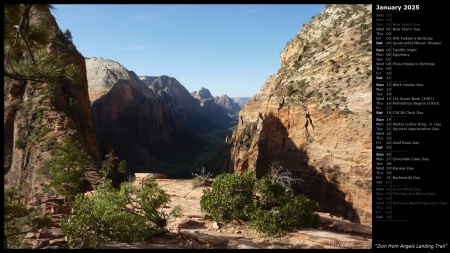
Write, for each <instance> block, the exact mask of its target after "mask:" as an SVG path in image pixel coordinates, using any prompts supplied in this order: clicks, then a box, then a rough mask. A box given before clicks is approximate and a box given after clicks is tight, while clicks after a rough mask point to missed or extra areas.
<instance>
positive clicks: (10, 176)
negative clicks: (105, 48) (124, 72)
mask: <svg viewBox="0 0 450 253" xmlns="http://www.w3.org/2000/svg"><path fill="white" fill-rule="evenodd" d="M36 7H39V8H36ZM30 13H31V14H30V16H31V18H30V25H37V26H40V27H43V28H44V29H45V30H46V32H48V36H49V37H48V41H49V43H48V44H47V45H46V46H45V48H46V54H47V55H48V56H52V57H54V58H55V59H58V60H59V61H61V62H62V64H60V66H62V65H65V66H68V65H71V64H73V65H74V66H75V67H76V68H77V69H78V71H77V72H78V73H79V74H80V75H81V78H79V79H78V80H77V81H73V80H75V79H73V80H69V79H59V78H55V79H53V80H52V81H51V82H42V81H33V77H32V78H29V80H14V79H11V78H8V77H6V76H5V78H4V106H5V110H4V121H3V123H4V180H5V181H4V183H5V187H9V186H15V187H16V188H17V189H19V190H20V191H21V193H23V194H24V195H25V197H26V199H27V200H30V199H31V198H33V197H35V196H36V195H37V194H42V186H43V185H44V184H45V181H46V179H45V178H44V177H43V176H41V175H40V174H39V173H38V169H39V168H40V167H41V164H42V162H43V161H44V160H45V159H46V158H48V157H50V149H51V147H52V145H53V144H54V143H57V142H61V140H62V139H63V138H65V137H68V136H70V137H72V138H73V139H75V140H77V141H78V142H79V143H80V144H81V147H82V148H83V149H84V150H85V151H86V153H87V154H89V155H90V156H92V157H93V158H99V153H98V147H97V142H96V138H95V133H94V128H93V126H92V120H91V113H90V103H89V95H88V84H87V79H86V65H85V61H84V57H83V56H82V55H81V54H80V53H79V52H78V51H77V50H76V48H75V46H74V45H73V44H72V42H71V41H69V40H68V39H67V38H66V37H64V35H63V33H62V32H61V30H60V29H59V27H58V25H57V23H56V21H55V18H54V17H53V16H52V15H51V14H50V10H49V9H48V8H47V7H45V8H42V6H35V7H32V8H31V12H30ZM5 44H6V39H5ZM31 50H32V51H34V52H36V51H37V48H36V47H31ZM24 52H25V49H24ZM26 55H27V54H26V53H23V61H24V62H25V61H28V60H27V58H26V57H25V56H26ZM39 57H40V56H39V55H37V56H36V58H37V60H36V61H37V62H38V64H37V67H36V68H35V70H34V71H33V72H37V73H39V71H40V72H41V73H45V71H47V70H46V69H45V67H49V65H50V64H48V63H41V62H39V59H40V58H39ZM7 61H8V60H7V59H6V56H5V69H6V62H7ZM39 64H41V65H39Z"/></svg>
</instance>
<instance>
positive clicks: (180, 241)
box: [26, 179, 372, 249]
mask: <svg viewBox="0 0 450 253" xmlns="http://www.w3.org/2000/svg"><path fill="white" fill-rule="evenodd" d="M156 181H157V182H158V184H159V185H160V186H161V188H162V189H163V190H165V191H166V192H167V193H168V194H169V195H170V196H171V202H170V205H168V206H165V207H164V211H165V212H169V211H170V210H171V208H172V207H174V206H175V205H178V204H179V205H181V207H182V210H183V215H182V217H180V218H176V219H169V221H168V226H167V228H168V230H169V233H167V234H166V235H164V236H160V237H156V238H152V239H151V240H149V241H147V242H141V243H134V244H127V243H121V242H113V241H110V242H107V243H105V244H102V245H100V247H99V248H101V249H186V248H191V249H192V248H194V249H196V248H198V249H290V248H298V249H341V248H342V249H361V248H362V249H370V248H372V227H370V226H365V225H361V224H356V223H352V222H349V221H346V220H343V219H341V218H338V217H333V216H332V215H330V214H326V213H319V215H320V217H321V227H320V228H319V229H298V230H296V231H293V232H290V233H288V234H287V235H285V236H282V237H270V236H265V235H262V234H259V233H257V232H256V231H254V230H252V229H250V228H249V227H248V226H246V225H244V224H241V223H238V222H235V223H234V224H230V225H226V226H219V225H218V224H217V223H215V222H213V221H211V220H208V219H206V217H205V214H204V213H202V212H201V210H200V198H201V196H202V195H203V189H205V187H198V188H195V189H192V183H191V182H192V180H189V179H156ZM49 211H51V212H53V215H52V216H53V217H54V221H55V226H54V227H52V228H50V229H45V230H43V231H40V232H39V233H30V234H28V235H27V237H26V238H27V240H28V242H29V243H30V245H31V247H33V248H64V247H65V241H64V239H63V238H62V232H61V228H60V227H59V221H60V220H61V218H62V214H59V212H60V211H63V210H62V208H61V210H59V209H58V208H54V207H52V208H51V210H49ZM66 211H67V210H66Z"/></svg>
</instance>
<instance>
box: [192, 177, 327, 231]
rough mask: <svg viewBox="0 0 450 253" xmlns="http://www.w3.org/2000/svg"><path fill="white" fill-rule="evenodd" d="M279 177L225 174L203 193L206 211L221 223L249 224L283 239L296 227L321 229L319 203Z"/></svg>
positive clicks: (201, 204) (203, 205)
mask: <svg viewBox="0 0 450 253" xmlns="http://www.w3.org/2000/svg"><path fill="white" fill-rule="evenodd" d="M276 178H278V177H274V178H269V177H265V176H264V177H262V178H261V179H259V180H257V179H255V174H254V172H251V171H247V172H244V173H242V174H241V175H239V174H221V175H219V176H218V177H217V178H216V180H215V181H214V183H213V184H212V189H209V188H208V189H205V190H203V196H202V198H201V199H200V206H201V210H202V212H205V213H207V214H209V215H211V216H212V218H213V219H214V220H215V221H218V222H230V221H233V220H241V221H248V222H249V223H250V225H251V226H252V227H254V228H255V229H256V230H257V231H259V232H262V233H265V234H267V235H273V236H279V235H282V234H283V233H284V232H285V231H288V230H290V229H293V228H296V227H318V226H319V216H318V215H317V214H316V212H317V211H319V206H318V203H317V202H316V201H314V200H310V199H309V198H308V197H306V196H305V195H301V194H300V195H296V194H294V192H293V191H292V190H291V189H290V188H289V187H288V186H290V185H288V184H282V183H281V182H280V181H277V180H276Z"/></svg>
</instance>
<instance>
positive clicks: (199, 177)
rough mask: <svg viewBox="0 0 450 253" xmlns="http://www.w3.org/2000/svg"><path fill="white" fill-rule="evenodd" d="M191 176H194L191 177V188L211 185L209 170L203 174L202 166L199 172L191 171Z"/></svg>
mask: <svg viewBox="0 0 450 253" xmlns="http://www.w3.org/2000/svg"><path fill="white" fill-rule="evenodd" d="M191 174H192V176H194V178H193V179H192V189H195V188H197V187H201V186H210V185H211V181H209V180H210V178H211V176H212V174H211V172H208V173H207V174H205V168H204V167H202V169H201V171H200V173H199V174H197V173H191Z"/></svg>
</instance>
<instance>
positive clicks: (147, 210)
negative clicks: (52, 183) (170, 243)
mask: <svg viewBox="0 0 450 253" xmlns="http://www.w3.org/2000/svg"><path fill="white" fill-rule="evenodd" d="M133 183H134V182H133V181H130V182H125V183H122V184H121V188H120V189H115V188H114V187H113V186H112V182H111V180H110V179H106V180H105V182H104V183H103V184H101V185H99V186H98V187H97V189H96V191H95V192H94V193H93V194H92V195H90V196H86V195H84V194H78V195H77V196H76V198H75V201H74V202H73V204H72V213H71V214H70V215H66V216H65V217H64V219H63V220H62V221H61V229H62V231H63V234H64V238H65V239H66V241H67V243H68V245H69V247H70V248H95V247H97V246H98V245H99V244H100V243H102V242H106V241H108V240H115V241H120V242H128V243H132V242H140V241H144V240H146V239H149V238H150V237H153V236H156V235H160V234H162V233H165V232H166V229H165V225H166V221H167V219H169V218H170V217H171V216H173V217H178V216H180V215H181V208H180V206H176V207H174V208H173V209H172V211H171V212H170V213H169V214H164V213H163V212H162V209H161V210H159V209H160V208H162V207H163V206H164V205H166V204H167V203H168V202H170V196H169V195H168V194H167V193H166V192H164V190H162V189H161V188H160V187H159V185H158V184H157V182H156V180H155V179H154V178H148V179H147V180H145V181H144V182H143V184H142V185H141V186H139V187H136V186H133Z"/></svg>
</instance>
